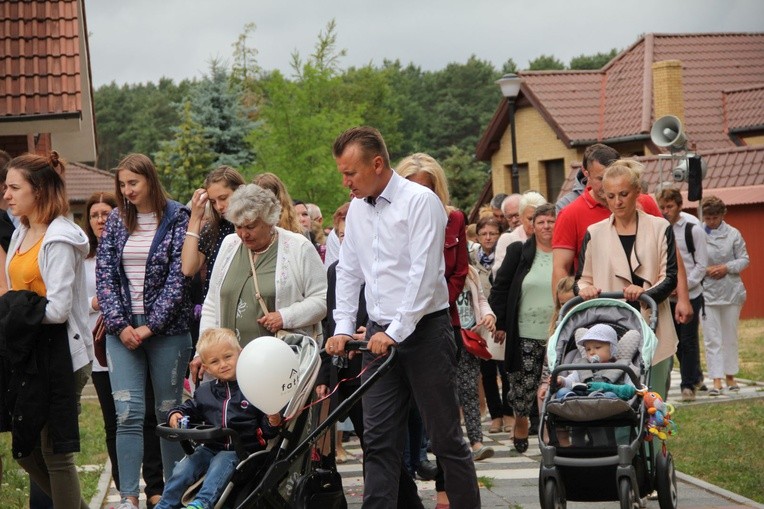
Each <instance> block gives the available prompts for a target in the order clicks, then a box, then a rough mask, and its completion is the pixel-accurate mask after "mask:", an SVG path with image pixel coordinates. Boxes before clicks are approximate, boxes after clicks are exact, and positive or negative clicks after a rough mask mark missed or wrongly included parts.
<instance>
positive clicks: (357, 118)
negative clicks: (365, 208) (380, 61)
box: [250, 22, 392, 214]
mask: <svg viewBox="0 0 764 509" xmlns="http://www.w3.org/2000/svg"><path fill="white" fill-rule="evenodd" d="M343 55H344V50H340V49H338V48H337V46H336V32H335V26H334V23H333V22H330V23H329V24H328V25H327V27H326V29H325V30H324V31H322V32H321V33H320V34H319V36H318V40H317V42H316V46H315V50H314V51H313V53H312V54H311V55H310V56H308V57H307V58H306V59H304V60H303V59H302V57H301V56H300V55H299V54H297V53H295V54H294V55H293V59H292V71H293V79H289V78H287V77H286V76H284V75H283V74H282V73H280V72H279V71H274V72H273V73H271V74H270V75H268V76H266V77H264V78H263V80H262V83H261V86H262V88H263V90H264V92H265V98H264V101H263V104H262V107H261V109H260V119H261V121H262V125H261V126H259V127H258V129H256V130H254V131H253V132H252V134H251V136H250V141H251V142H252V146H253V147H254V149H255V151H256V152H257V156H258V157H257V160H256V162H255V165H254V166H253V168H252V170H253V171H254V172H265V171H269V172H273V173H275V174H276V175H278V176H279V177H280V178H281V179H282V180H283V181H284V184H285V185H286V186H287V189H289V193H290V194H291V195H292V197H293V198H298V199H301V200H303V201H306V202H313V203H317V204H318V205H319V206H321V208H322V209H323V210H325V211H334V210H335V209H336V208H337V207H338V206H339V205H340V204H342V203H343V202H344V201H346V200H347V197H348V193H347V190H345V189H343V188H342V181H341V179H340V176H339V174H338V173H337V168H336V164H335V162H334V158H333V157H332V152H331V147H332V143H333V142H334V139H335V138H336V137H337V135H338V134H339V133H341V132H342V131H344V130H345V129H347V128H348V127H351V126H355V125H361V124H363V123H366V121H367V120H368V121H369V122H375V121H379V122H382V123H391V122H390V120H389V117H388V115H387V114H385V113H383V112H380V111H378V110H377V108H376V106H374V105H377V106H379V105H384V104H386V94H387V93H388V88H387V83H386V82H385V80H382V79H380V78H379V77H378V74H377V73H374V72H373V70H372V69H369V68H362V69H355V70H353V71H352V72H348V73H343V72H342V70H341V68H340V59H341V57H342V56H343ZM391 135H392V133H391ZM327 214H329V212H327Z"/></svg>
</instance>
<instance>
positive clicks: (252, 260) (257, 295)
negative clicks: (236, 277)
mask: <svg viewBox="0 0 764 509" xmlns="http://www.w3.org/2000/svg"><path fill="white" fill-rule="evenodd" d="M247 251H248V253H249V254H248V255H247V258H249V266H250V267H252V281H253V282H254V284H255V300H256V301H257V302H259V303H260V307H261V308H262V309H263V316H265V315H267V314H268V306H266V305H265V299H263V297H262V295H260V285H259V284H258V283H257V272H256V271H255V255H254V254H252V251H250V250H249V249H247Z"/></svg>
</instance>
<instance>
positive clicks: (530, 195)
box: [517, 191, 546, 216]
mask: <svg viewBox="0 0 764 509" xmlns="http://www.w3.org/2000/svg"><path fill="white" fill-rule="evenodd" d="M545 203H546V198H544V197H543V196H542V195H541V193H537V192H536V191H526V192H524V193H523V195H522V196H521V197H520V206H519V207H518V209H517V212H518V213H519V214H520V215H521V216H522V215H523V212H525V209H526V208H527V207H533V208H534V209H535V208H536V207H540V206H541V205H543V204H545Z"/></svg>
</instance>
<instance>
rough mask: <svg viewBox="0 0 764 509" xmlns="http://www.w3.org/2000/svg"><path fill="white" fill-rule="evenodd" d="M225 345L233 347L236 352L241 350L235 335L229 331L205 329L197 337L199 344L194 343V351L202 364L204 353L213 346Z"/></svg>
mask: <svg viewBox="0 0 764 509" xmlns="http://www.w3.org/2000/svg"><path fill="white" fill-rule="evenodd" d="M226 344H227V345H229V346H232V347H234V348H235V349H237V350H241V345H240V344H239V339H238V338H237V337H236V333H235V332H234V331H232V330H231V329H225V328H222V327H217V328H212V329H207V330H205V331H204V332H203V333H202V335H201V336H200V337H199V342H198V343H196V351H197V352H198V353H199V356H200V357H201V358H202V363H204V352H206V351H207V350H209V349H210V348H212V347H213V346H218V345H226Z"/></svg>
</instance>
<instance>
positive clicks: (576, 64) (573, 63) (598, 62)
mask: <svg viewBox="0 0 764 509" xmlns="http://www.w3.org/2000/svg"><path fill="white" fill-rule="evenodd" d="M616 55H618V50H617V49H615V48H613V49H611V50H610V51H609V52H608V53H596V54H594V55H579V56H577V57H573V58H571V59H570V68H571V69H577V70H597V69H602V68H603V67H605V64H607V63H608V62H610V61H611V60H613V58H615V56H616Z"/></svg>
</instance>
